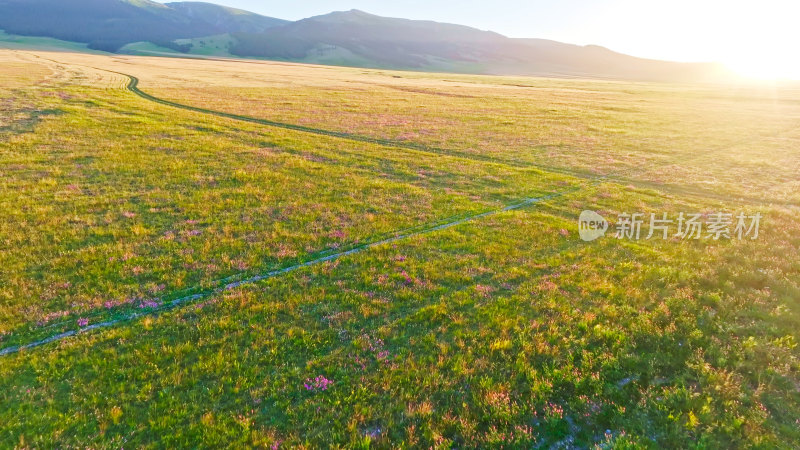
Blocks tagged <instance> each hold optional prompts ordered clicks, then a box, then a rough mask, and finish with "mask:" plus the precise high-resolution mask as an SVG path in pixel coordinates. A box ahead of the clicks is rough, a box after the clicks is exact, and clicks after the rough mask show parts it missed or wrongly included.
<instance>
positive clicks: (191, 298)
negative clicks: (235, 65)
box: [0, 55, 796, 356]
mask: <svg viewBox="0 0 800 450" xmlns="http://www.w3.org/2000/svg"><path fill="white" fill-rule="evenodd" d="M37 57H39V56H38V55H37ZM39 58H41V57H39ZM42 59H47V58H42ZM47 60H49V59H47ZM49 61H52V62H55V63H59V62H58V61H54V60H49ZM59 64H60V63H59ZM86 67H90V68H92V69H95V70H102V71H106V72H109V73H114V74H117V75H121V76H124V77H127V78H128V80H129V81H128V83H127V86H125V89H127V90H129V91H130V92H132V93H134V94H136V95H138V96H139V97H141V98H143V99H145V100H148V101H151V102H155V103H158V104H162V105H165V106H170V107H174V108H179V109H183V110H188V111H193V112H198V113H203V114H210V115H214V116H218V117H223V118H228V119H233V120H239V121H243V122H250V123H255V124H260V125H265V126H269V127H275V128H282V129H287V130H292V131H299V132H303V133H309V134H314V135H318V136H328V137H335V138H339V139H346V140H350V141H355V142H362V143H369V144H376V145H380V146H384V147H390V148H399V149H405V150H413V151H419V152H425V153H433V154H438V155H446V156H452V157H457V158H464V159H470V160H475V161H480V162H484V163H491V164H500V165H506V166H512V167H518V168H537V169H540V170H544V171H547V172H552V173H560V174H565V175H570V176H573V177H576V178H581V179H585V180H587V182H586V183H584V185H579V186H577V187H572V188H569V189H565V190H563V191H559V192H554V193H551V194H547V195H544V196H540V197H532V198H527V199H524V200H522V201H519V202H517V203H513V204H510V205H507V206H505V207H503V208H498V209H493V210H490V211H485V212H481V213H476V214H472V215H468V216H463V217H461V218H456V219H451V220H446V221H444V222H439V223H436V224H433V225H428V226H421V227H417V228H412V229H409V230H406V231H401V232H397V233H395V234H394V236H391V237H388V238H384V239H379V240H376V241H373V242H369V243H364V244H361V245H358V246H355V247H352V248H350V249H348V250H345V251H341V252H338V253H333V254H329V255H326V256H320V257H317V258H314V259H310V260H308V261H305V262H302V263H298V264H294V265H291V266H288V267H284V268H281V269H277V270H272V271H269V272H266V273H263V274H260V275H255V276H251V277H249V278H242V277H243V276H244V275H242V274H238V275H234V276H232V277H228V278H225V279H222V280H218V281H217V282H215V283H213V285H214V286H213V287H211V288H208V289H206V290H205V291H202V292H198V293H194V294H191V295H185V296H182V297H179V298H176V299H174V300H167V299H165V298H161V299H157V303H159V304H160V306H157V307H154V308H152V309H148V310H147V311H143V312H141V311H140V312H132V313H128V314H124V315H121V316H117V317H115V318H114V319H112V320H108V321H105V322H99V323H96V324H92V325H90V326H87V327H84V328H81V329H73V330H68V331H64V332H62V333H58V334H54V335H52V336H49V337H46V338H44V339H41V340H37V341H33V342H29V343H25V344H20V345H16V346H10V347H6V348H3V349H0V356H4V355H10V354H14V353H18V352H20V351H22V350H26V349H31V348H35V347H39V346H42V345H45V344H48V343H51V342H56V341H59V340H63V339H66V338H68V337H71V336H75V335H79V334H83V333H86V332H89V331H92V330H96V329H102V328H109V327H112V326H115V325H117V324H121V323H124V322H129V321H132V320H135V319H137V318H140V317H144V316H153V315H158V314H160V313H163V312H166V311H169V310H172V309H174V308H176V307H178V306H181V305H185V304H189V303H192V302H196V301H198V300H201V299H203V298H207V297H210V296H213V295H215V294H218V293H221V292H224V291H227V290H231V289H235V288H238V287H240V286H244V285H249V284H253V283H257V282H259V281H263V280H267V279H270V278H275V277H277V276H280V275H283V274H287V273H290V272H294V271H297V270H300V269H303V268H307V267H311V266H316V265H319V264H322V263H325V262H329V261H334V260H337V259H339V258H342V257H345V256H349V255H353V254H357V253H361V252H363V251H365V250H368V249H371V248H374V247H379V246H382V245H385V244H390V243H392V242H396V241H400V240H404V239H409V238H412V237H414V236H419V235H423V234H428V233H432V232H435V231H440V230H445V229H448V228H452V227H455V226H458V225H462V224H465V223H467V222H472V221H475V220H478V219H481V218H485V217H489V216H493V215H497V214H500V213H503V212H508V211H514V210H518V209H521V208H524V207H526V206H530V205H534V204H537V203H540V202H543V201H546V200H550V199H554V198H558V197H562V196H565V195H567V194H569V193H572V192H575V191H577V190H579V189H581V188H582V187H586V186H588V185H593V184H598V183H600V182H603V181H614V182H618V183H619V182H628V183H631V184H638V185H640V186H643V187H646V188H650V189H655V190H660V191H663V192H669V193H679V194H684V195H693V196H698V197H703V198H707V199H715V200H721V201H731V200H738V201H745V202H750V203H756V204H759V203H764V201H763V200H761V199H756V198H747V197H744V198H742V197H740V198H736V199H732V198H730V197H729V196H725V195H719V194H717V193H714V192H709V191H705V190H695V189H688V188H686V187H682V186H670V185H663V184H658V183H650V182H643V181H641V180H633V179H627V178H623V177H620V176H619V175H618V174H617V175H607V176H601V175H597V174H593V173H589V172H583V171H577V170H571V169H566V168H561V167H553V166H547V165H540V164H535V163H527V162H517V161H508V160H499V159H496V158H493V157H491V156H487V155H479V154H473V153H466V152H459V151H455V150H447V149H441V148H435V147H429V146H426V145H423V144H416V143H411V142H399V141H395V140H390V139H381V138H373V137H369V136H363V135H356V134H350V133H343V132H337V131H330V130H323V129H318V128H312V127H306V126H302V125H296V124H291V123H284V122H277V121H273V120H267V119H259V118H255V117H249V116H243V115H239V114H232V113H227V112H222V111H215V110H210V109H205V108H200V107H196V106H190V105H185V104H181V103H176V102H173V101H170V100H165V99H162V98H159V97H155V96H153V95H150V94H148V93H147V92H144V91H142V90H141V89H139V87H138V85H139V79H138V78H137V77H135V76H133V75H129V74H126V73H122V72H116V71H113V70H108V69H100V68H97V67H91V66H86ZM734 145H735V144H734ZM776 203H781V202H776ZM788 205H789V206H796V205H795V204H793V203H790V202H788ZM184 292H186V291H184Z"/></svg>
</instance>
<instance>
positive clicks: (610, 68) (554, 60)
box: [0, 0, 725, 81]
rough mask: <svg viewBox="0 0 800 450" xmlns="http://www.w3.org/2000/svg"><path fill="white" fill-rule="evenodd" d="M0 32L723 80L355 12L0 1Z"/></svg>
mask: <svg viewBox="0 0 800 450" xmlns="http://www.w3.org/2000/svg"><path fill="white" fill-rule="evenodd" d="M0 29H2V30H4V31H6V32H8V33H12V34H19V35H27V36H46V37H53V38H57V39H62V40H67V41H74V42H81V43H86V44H88V45H89V47H90V48H92V49H98V50H104V51H111V52H117V51H119V50H120V49H121V48H123V47H126V46H128V45H129V44H134V43H137V42H150V43H152V44H155V45H157V46H158V47H159V48H164V49H166V51H173V52H180V53H195V54H210V53H213V54H215V55H220V54H221V55H223V56H224V55H226V54H227V55H230V56H233V57H245V58H248V57H251V58H266V59H276V60H285V61H296V62H309V63H319V64H331V65H344V66H355V67H372V68H385V69H399V70H423V71H443V72H458V73H476V74H492V75H545V76H585V77H602V78H621V79H635V80H652V81H707V80H713V79H715V78H719V77H721V76H724V75H725V70H724V69H723V68H722V67H721V66H720V65H715V64H705V63H704V64H697V63H673V62H667V61H657V60H652V59H645V58H637V57H633V56H629V55H624V54H622V53H618V52H614V51H612V50H609V49H607V48H605V47H601V46H594V45H589V46H579V45H573V44H566V43H562V42H557V41H551V40H546V39H519V38H509V37H506V36H503V35H502V34H500V33H496V32H493V31H485V30H479V29H476V28H472V27H468V26H464V25H457V24H450V23H441V22H434V21H429V20H411V19H400V18H390V17H382V16H377V15H374V14H370V13H367V12H364V11H361V10H357V9H352V10H349V11H334V12H331V13H329V14H323V15H318V16H314V17H309V18H306V19H302V20H298V21H295V22H289V21H285V20H281V19H276V18H272V17H267V16H262V15H260V14H256V13H252V12H249V11H245V10H241V9H236V8H230V7H225V6H221V5H216V4H213V3H205V2H194V1H189V2H171V3H166V4H161V3H156V2H153V1H151V0H69V2H64V1H63V0H0ZM221 36H222V37H221ZM208 37H213V39H208ZM203 46H206V47H205V48H203ZM212 46H213V48H212ZM126 48H127V47H126ZM159 54H164V53H163V52H159Z"/></svg>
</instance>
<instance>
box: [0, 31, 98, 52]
mask: <svg viewBox="0 0 800 450" xmlns="http://www.w3.org/2000/svg"><path fill="white" fill-rule="evenodd" d="M0 49H13V50H39V51H69V52H82V53H89V54H97V55H105V54H107V53H106V52H101V51H99V50H92V49H90V48H89V47H88V46H87V44H79V43H77V42H70V41H62V40H60V39H53V38H46V37H37V36H19V35H16V34H8V33H6V32H5V31H2V30H0Z"/></svg>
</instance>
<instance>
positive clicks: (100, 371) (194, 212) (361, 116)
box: [0, 51, 800, 448]
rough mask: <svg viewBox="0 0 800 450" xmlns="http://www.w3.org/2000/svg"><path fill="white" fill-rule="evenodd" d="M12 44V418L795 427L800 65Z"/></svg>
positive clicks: (118, 442)
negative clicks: (641, 230)
mask: <svg viewBox="0 0 800 450" xmlns="http://www.w3.org/2000/svg"><path fill="white" fill-rule="evenodd" d="M0 60H2V66H0V67H2V69H0V86H1V87H0V102H2V108H1V109H0V110H1V111H2V112H3V116H2V123H0V167H2V173H1V174H0V204H1V205H2V212H0V242H2V244H3V246H2V248H0V336H1V338H0V348H12V347H14V346H19V345H25V344H28V343H31V342H36V341H38V340H41V339H45V338H47V337H49V336H54V335H57V334H58V333H62V332H65V331H70V330H71V331H75V330H79V329H81V328H83V329H87V328H90V327H91V326H93V325H97V324H102V323H109V322H113V321H115V320H119V321H120V322H119V323H115V324H113V326H107V327H103V328H99V329H94V330H90V331H85V332H81V333H78V334H76V335H74V336H71V337H69V338H67V339H63V340H58V341H56V342H51V343H49V344H46V345H42V346H39V347H36V348H31V349H28V350H23V351H20V352H16V353H11V354H8V355H4V356H0V404H2V407H0V442H2V443H3V444H5V445H4V446H19V447H23V448H24V447H54V446H55V447H85V446H90V447H104V448H105V447H122V446H128V447H130V446H134V447H174V446H191V447H198V446H199V447H217V446H264V447H306V448H316V447H323V446H331V445H332V446H342V447H369V446H374V447H380V448H383V447H391V446H400V447H437V448H451V447H458V448H468V447H505V448H516V447H525V448H530V447H545V448H550V447H562V448H570V447H578V448H582V447H593V446H601V447H641V448H651V447H659V446H660V447H664V446H667V447H700V448H730V447H763V448H772V447H783V448H792V447H796V446H798V445H800V423H798V419H797V418H798V417H800V387H799V386H800V373H798V370H800V364H799V363H798V356H800V354H799V353H800V351H798V349H797V345H796V342H797V340H798V338H800V336H798V331H797V330H799V329H800V262H798V261H799V259H798V258H797V255H798V254H800V253H799V251H800V225H798V223H797V221H796V212H797V206H798V204H800V196H799V195H800V194H798V187H799V186H798V184H799V183H800V180H798V178H797V173H798V169H800V167H799V166H798V164H799V163H800V151H798V148H800V147H798V143H799V141H800V129H798V123H800V122H798V118H800V92H798V91H795V90H792V89H790V88H787V87H781V88H777V87H775V88H770V89H767V88H764V87H753V86H740V87H736V88H732V87H710V86H674V85H658V84H631V83H614V82H607V81H581V80H547V79H530V78H525V79H523V78H502V77H474V76H455V75H436V74H417V73H401V72H385V71H366V70H360V69H340V68H330V67H315V66H302V65H294V64H280V63H262V62H237V61H187V60H177V59H176V60H173V59H156V58H138V57H127V56H125V57H120V56H115V57H107V56H92V55H83V54H68V53H60V54H54V53H43V52H39V53H32V52H9V51H5V52H0ZM122 74H129V75H131V76H134V77H136V78H137V79H138V80H139V85H138V86H139V88H141V89H142V91H143V92H146V93H147V94H149V95H154V96H156V97H159V98H162V99H165V100H169V101H173V102H177V103H181V104H185V105H189V106H193V107H197V108H203V109H208V110H213V111H219V112H224V113H227V114H230V115H243V116H248V117H253V118H260V119H264V120H269V121H274V122H281V123H285V124H293V125H300V126H302V127H306V128H307V129H308V130H307V131H308V132H306V131H303V130H296V129H295V130H291V129H286V128H278V127H271V126H265V125H264V124H259V123H257V122H247V121H243V120H237V119H236V118H232V117H220V116H218V115H213V114H208V113H204V112H201V111H191V110H186V109H180V108H175V107H171V106H169V105H164V104H159V103H154V102H152V101H148V100H147V99H145V98H142V97H140V96H136V95H134V94H133V93H132V92H130V91H127V90H125V89H124V88H125V86H127V85H128V83H129V79H128V77H126V76H125V75H122ZM315 130H316V131H319V132H329V134H333V135H323V134H320V133H319V132H314V131H315ZM370 139H373V142H369V140H370ZM532 198H539V199H541V200H540V201H537V202H535V203H531V204H530V205H528V206H525V207H522V208H519V209H514V210H508V211H502V210H503V208H505V207H506V206H508V205H515V204H517V203H519V202H520V201H523V200H525V199H532ZM584 209H591V210H598V211H600V212H602V213H603V214H604V215H605V216H606V217H609V218H612V219H613V218H616V217H617V216H618V215H619V214H620V213H623V212H642V213H650V212H654V213H662V212H667V213H670V214H673V215H677V213H678V212H706V213H708V212H714V211H730V212H738V211H746V212H748V213H750V214H754V213H757V212H758V213H761V214H763V215H764V217H765V218H764V221H763V229H762V232H761V237H760V238H759V239H758V240H753V241H751V240H743V241H739V240H720V241H713V240H701V241H686V240H679V239H670V240H666V241H663V240H642V241H636V242H633V241H625V240H622V241H620V240H616V239H613V238H611V237H607V238H605V239H601V240H598V241H595V242H593V243H584V242H582V241H581V240H580V239H579V238H578V233H577V215H578V214H579V213H580V211H582V210H584ZM484 212H496V213H495V214H493V215H489V216H483V217H477V218H475V219H474V220H470V221H467V222H464V223H459V224H458V226H452V227H448V228H443V229H436V227H437V225H441V224H448V223H452V222H454V221H457V220H459V219H463V218H468V217H472V216H475V215H478V214H481V213H484ZM398 235H403V236H405V235H408V237H407V238H404V239H399V240H395V241H392V242H388V243H386V244H382V245H377V246H372V247H369V248H367V249H366V250H364V251H360V252H358V253H352V254H343V255H341V257H337V258H335V259H331V260H330V261H327V262H324V263H319V264H314V265H311V266H308V267H303V268H299V269H297V270H293V271H291V272H289V273H285V274H282V275H279V276H274V277H270V278H269V279H265V280H262V281H259V282H254V283H247V284H244V285H242V286H237V287H233V288H231V289H226V290H224V291H219V292H217V291H216V289H217V288H219V287H220V286H221V281H220V280H228V281H229V280H241V279H246V278H248V277H252V276H258V275H260V274H264V273H267V272H270V271H274V270H276V269H281V268H286V267H293V266H295V265H297V264H302V263H304V262H307V261H313V260H317V259H319V258H325V257H326V256H337V255H340V254H342V253H343V252H345V251H347V250H349V249H353V248H360V247H359V246H362V245H364V244H368V243H374V242H380V241H382V240H384V239H386V238H387V237H392V236H398ZM230 277H232V278H230ZM222 284H225V282H222ZM193 294H202V298H198V299H197V300H196V301H193V302H192V301H190V302H185V303H182V304H181V305H179V306H178V307H176V308H171V309H166V308H163V307H164V306H165V305H169V302H170V301H172V300H174V299H180V298H185V297H186V296H190V295H193ZM133 314H138V317H133Z"/></svg>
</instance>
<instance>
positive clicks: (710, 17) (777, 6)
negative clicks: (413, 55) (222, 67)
mask: <svg viewBox="0 0 800 450" xmlns="http://www.w3.org/2000/svg"><path fill="white" fill-rule="evenodd" d="M207 1H211V2H214V3H218V4H224V5H228V6H235V7H238V8H242V9H247V10H250V11H254V12H258V13H260V14H264V15H268V16H273V17H279V18H282V19H290V20H297V19H301V18H305V17H309V16H313V15H318V14H325V13H328V12H331V11H341V10H349V9H354V8H355V9H361V10H364V11H367V12H371V13H373V14H379V15H384V16H391V17H404V18H410V19H431V20H436V21H442V22H451V23H459V24H464V25H470V26H473V27H476V28H481V29H486V30H492V31H497V32H499V33H502V34H505V35H507V36H511V37H538V38H547V39H554V40H558V41H562V42H570V43H575V44H598V45H603V46H606V47H609V48H611V49H613V50H617V51H621V52H623V53H629V54H633V55H636V56H643V57H652V58H660V59H670V60H677V61H722V62H725V63H728V64H730V65H733V66H736V65H746V66H751V65H753V64H755V63H756V62H758V63H759V64H761V65H764V64H767V63H769V64H773V65H780V66H781V67H780V68H783V69H786V70H793V69H795V68H796V69H798V72H800V57H798V56H797V55H800V49H798V47H800V0H759V1H739V0H593V1H590V0H489V1H476V0H387V1H379V0H302V1H292V0H289V1H286V0H280V1H278V0H207ZM787 52H788V53H787ZM787 58H788V59H793V60H795V61H797V62H796V63H795V62H787V61H781V62H778V61H772V60H773V59H776V60H777V59H781V60H785V59H787ZM778 69H779V68H775V69H774V70H778Z"/></svg>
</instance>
